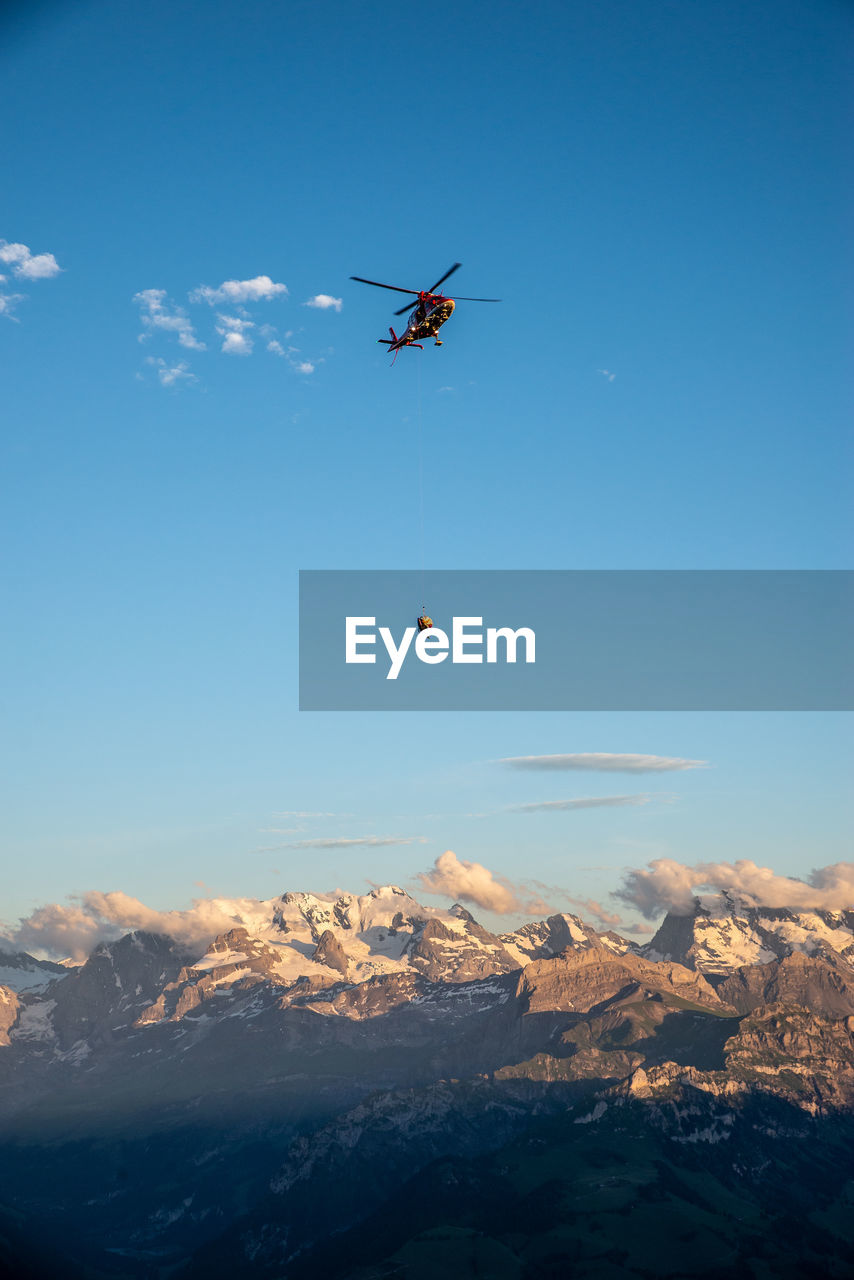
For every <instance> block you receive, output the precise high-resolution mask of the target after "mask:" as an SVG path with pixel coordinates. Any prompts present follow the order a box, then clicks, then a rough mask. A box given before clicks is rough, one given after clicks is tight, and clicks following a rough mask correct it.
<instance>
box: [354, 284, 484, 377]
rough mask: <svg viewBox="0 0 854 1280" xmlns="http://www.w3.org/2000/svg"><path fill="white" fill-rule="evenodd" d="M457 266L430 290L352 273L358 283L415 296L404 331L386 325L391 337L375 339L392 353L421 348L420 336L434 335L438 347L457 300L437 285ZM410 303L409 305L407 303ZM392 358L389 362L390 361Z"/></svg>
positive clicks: (397, 312)
mask: <svg viewBox="0 0 854 1280" xmlns="http://www.w3.org/2000/svg"><path fill="white" fill-rule="evenodd" d="M459 266H460V263H459V262H455V263H454V265H453V266H452V267H450V268H449V269H448V270H447V271H446V272H445V274H444V275H443V276H442V278H441V279H440V280H437V281H436V283H435V284H434V285H432V286H431V288H429V289H403V288H401V287H400V285H397V284H383V283H382V282H381V281H380V280H367V279H365V277H364V276H351V277H350V279H351V280H358V282H359V283H360V284H371V285H374V286H375V287H376V288H377V289H391V290H392V291H393V292H394V293H410V294H412V296H413V297H414V298H416V299H417V301H416V302H415V305H414V309H413V310H412V311H411V312H410V314H409V319H408V320H407V322H406V328H405V329H404V331H403V333H401V334H397V333H395V331H394V329H392V328H389V333H390V334H391V337H390V338H378V339H377V341H378V342H382V343H383V345H384V346H386V347H388V349H389V351H393V352H394V353H395V355H396V354H397V352H398V351H400V350H402V348H403V347H420V346H421V341H420V340H421V339H423V338H433V339H434V341H435V343H436V346H437V347H441V345H442V340H441V338H439V337H438V336H437V335H438V333H439V330H440V329H441V327H442V325H443V324H444V323H445V321H446V320H448V319H450V317H451V315H452V313H453V310H454V307H455V306H456V303H455V301H454V299H453V298H446V297H445V295H444V294H443V293H437V289H438V288H439V285H441V284H444V283H445V281H446V280H447V278H448V276H452V275H453V274H454V272H455V271H456V270H457V269H458V267H459ZM457 301H463V302H498V298H463V299H460V298H459V297H458V298H457ZM410 305H411V304H410ZM408 310H409V306H405V307H401V308H400V310H399V311H395V313H394V314H395V315H396V316H402V315H403V313H404V312H405V311H408ZM393 363H394V361H392V364H393Z"/></svg>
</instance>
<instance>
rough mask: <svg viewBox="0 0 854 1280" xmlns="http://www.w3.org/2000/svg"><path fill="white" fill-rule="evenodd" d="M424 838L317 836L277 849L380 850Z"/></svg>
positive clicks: (419, 842) (425, 841) (422, 841)
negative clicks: (363, 848)
mask: <svg viewBox="0 0 854 1280" xmlns="http://www.w3.org/2000/svg"><path fill="white" fill-rule="evenodd" d="M426 843H427V838H426V836H317V837H316V838H315V839H313V840H292V841H290V843H288V844H282V845H277V846H276V847H277V848H279V849H350V848H355V847H357V846H361V847H365V846H367V847H368V848H370V849H381V848H384V847H385V846H386V845H393V844H426Z"/></svg>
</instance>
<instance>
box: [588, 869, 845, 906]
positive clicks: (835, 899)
mask: <svg viewBox="0 0 854 1280" xmlns="http://www.w3.org/2000/svg"><path fill="white" fill-rule="evenodd" d="M724 889H725V890H728V891H730V892H734V893H737V894H741V895H743V896H745V897H748V898H751V899H753V901H754V902H755V904H756V905H757V906H764V907H790V908H792V909H795V910H797V909H800V910H809V909H818V910H824V911H844V910H850V909H851V908H852V907H854V862H836V863H833V864H831V865H829V866H826V867H817V868H815V870H813V871H812V872H811V873H810V875H809V877H808V878H807V879H806V880H799V879H797V878H795V877H793V876H781V875H777V873H776V872H775V871H773V870H772V869H771V868H770V867H760V866H758V865H757V864H756V863H755V862H751V861H750V860H749V859H741V860H739V861H738V862H700V863H697V864H696V865H695V866H688V865H687V864H685V863H682V862H677V861H675V860H674V859H672V858H657V859H656V860H655V861H654V862H651V863H650V864H649V866H648V867H647V868H642V869H632V870H629V871H626V872H625V874H624V877H623V882H622V884H621V885H620V887H619V889H617V890H616V891H615V893H614V895H613V896H614V897H615V898H618V899H619V900H620V901H621V902H625V903H627V904H629V905H631V906H633V907H636V908H637V909H638V910H639V911H640V912H641V914H642V915H644V916H646V918H647V920H652V919H654V918H655V917H656V916H658V915H661V913H662V912H664V911H672V912H674V913H675V914H677V915H690V914H691V912H692V911H693V909H694V899H695V897H696V895H697V894H698V893H702V892H704V891H709V890H724Z"/></svg>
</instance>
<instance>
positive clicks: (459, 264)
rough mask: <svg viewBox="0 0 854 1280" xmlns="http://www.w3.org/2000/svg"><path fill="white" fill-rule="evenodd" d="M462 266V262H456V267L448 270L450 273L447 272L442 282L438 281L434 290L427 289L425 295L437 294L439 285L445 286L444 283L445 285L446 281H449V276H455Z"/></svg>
mask: <svg viewBox="0 0 854 1280" xmlns="http://www.w3.org/2000/svg"><path fill="white" fill-rule="evenodd" d="M462 265H463V264H462V263H461V262H455V263H454V265H453V266H452V267H451V268H450V270H448V271H446V272H445V274H444V275H443V276H442V278H441V280H437V281H436V283H435V284H434V285H433V288H432V289H425V293H435V292H436V290H437V289H438V288H439V285H440V284H444V283H445V281H446V280H447V278H448V276H452V275H453V274H454V272H455V271H457V270H458V269H459V268H460V267H461V266H462Z"/></svg>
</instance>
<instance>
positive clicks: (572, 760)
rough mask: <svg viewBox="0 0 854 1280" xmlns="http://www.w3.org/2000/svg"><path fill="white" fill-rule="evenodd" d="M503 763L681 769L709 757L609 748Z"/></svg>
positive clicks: (697, 766) (606, 769)
mask: <svg viewBox="0 0 854 1280" xmlns="http://www.w3.org/2000/svg"><path fill="white" fill-rule="evenodd" d="M499 764H509V765H510V766H511V768H514V769H546V770H573V769H578V770H591V771H593V772H594V773H667V772H670V771H672V770H680V769H704V768H706V766H707V764H708V761H706V760H686V759H683V758H682V757H679V756H646V755H629V754H617V753H613V752H609V751H589V752H578V753H575V754H573V755H556V756H507V757H506V758H505V759H503V760H500V761H499Z"/></svg>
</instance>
